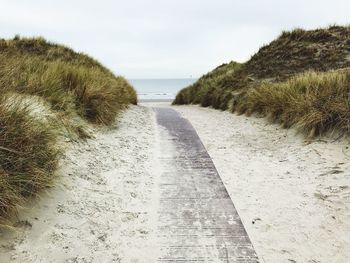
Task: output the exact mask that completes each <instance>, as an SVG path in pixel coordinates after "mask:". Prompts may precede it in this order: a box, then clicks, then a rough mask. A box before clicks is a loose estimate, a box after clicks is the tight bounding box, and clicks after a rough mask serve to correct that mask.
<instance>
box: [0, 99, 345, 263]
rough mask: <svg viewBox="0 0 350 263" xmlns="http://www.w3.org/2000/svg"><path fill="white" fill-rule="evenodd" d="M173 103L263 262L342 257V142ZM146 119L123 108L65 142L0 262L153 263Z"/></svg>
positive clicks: (9, 234) (153, 194)
mask: <svg viewBox="0 0 350 263" xmlns="http://www.w3.org/2000/svg"><path fill="white" fill-rule="evenodd" d="M152 105H157V106H168V104H167V103H153V104H148V106H152ZM174 108H175V109H176V110H178V111H179V112H181V113H182V114H183V116H184V117H186V118H188V119H189V120H190V121H191V123H192V124H193V126H194V127H195V128H196V130H197V132H198V134H199V136H200V137H201V139H202V141H203V143H204V145H205V146H206V148H207V150H208V151H209V154H210V155H211V157H212V158H213V160H214V163H215V165H216V167H217V169H218V171H219V173H220V175H221V177H222V179H223V181H224V183H225V185H226V187H227V189H228V191H229V193H230V196H231V198H232V200H233V202H234V204H235V205H236V208H237V210H238V212H239V214H240V216H241V218H242V221H243V223H244V225H245V227H246V229H247V231H248V234H249V235H250V237H251V240H252V243H253V245H254V246H255V248H256V251H257V253H258V255H259V257H260V259H261V260H262V261H263V262H314V263H315V262H348V259H349V258H350V249H349V247H350V188H349V184H350V172H349V168H350V148H349V147H348V146H349V145H348V143H347V142H346V141H336V142H330V141H329V140H322V141H318V142H313V143H311V144H306V143H305V142H304V140H303V138H302V137H301V136H296V135H295V133H294V131H293V130H283V129H281V128H279V127H278V126H276V125H271V124H269V123H267V122H266V121H265V120H264V119H257V118H253V117H251V118H247V117H244V116H236V115H233V114H230V113H227V112H220V111H216V110H212V109H205V108H199V107H197V106H181V107H174ZM154 117H155V116H154V114H153V112H152V111H150V110H149V109H147V108H144V107H137V106H132V107H131V108H130V109H129V110H128V111H126V112H125V113H124V114H123V115H122V118H121V119H120V121H119V123H118V124H117V125H116V126H115V127H113V128H112V129H110V130H105V131H102V130H95V137H96V138H94V139H91V140H89V141H88V142H87V143H79V144H74V145H72V146H71V147H70V149H69V150H68V152H67V154H66V156H65V158H64V159H63V161H62V166H61V169H60V171H59V172H58V173H59V174H58V180H57V182H58V184H59V186H57V187H55V188H52V189H48V191H47V194H43V195H42V198H41V199H40V200H39V201H38V200H35V201H34V202H33V204H28V205H27V209H22V210H21V211H20V213H19V222H18V224H17V227H16V228H15V231H12V230H4V229H2V230H1V231H0V262H45V263H48V262H127V263H129V262H131V263H136V262H140V263H141V262H142V263H143V262H146V263H147V262H150V263H152V262H155V258H156V257H157V253H158V251H157V249H156V248H155V245H156V243H157V242H156V239H155V228H156V226H157V222H156V218H157V215H156V211H157V198H158V193H157V180H158V177H159V174H160V171H159V169H160V165H159V164H158V163H157V158H158V155H159V148H158V143H159V141H158V140H157V138H158V135H157V129H156V128H155V119H154ZM253 222H254V224H253Z"/></svg>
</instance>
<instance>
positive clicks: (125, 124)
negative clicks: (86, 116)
mask: <svg viewBox="0 0 350 263" xmlns="http://www.w3.org/2000/svg"><path fill="white" fill-rule="evenodd" d="M95 137H96V138H94V139H91V140H89V141H88V142H87V143H80V144H74V145H72V146H71V147H70V149H69V150H68V152H67V153H66V156H65V157H64V159H63V161H62V165H61V169H60V171H59V172H58V180H57V183H58V184H59V186H57V187H55V188H53V189H49V190H48V191H47V194H43V195H42V198H41V199H40V200H39V201H38V200H35V201H34V202H33V204H28V205H27V209H22V211H20V213H19V222H18V223H17V227H16V229H15V232H14V231H12V230H9V231H7V230H4V229H2V231H1V232H0V262H36V263H37V262H44V263H48V262H154V261H155V258H154V257H156V256H157V251H154V248H153V247H152V246H153V245H154V243H155V242H154V240H153V238H154V235H153V232H154V231H153V228H154V227H156V223H155V222H154V221H153V220H155V219H156V215H155V213H156V211H157V208H156V207H155V204H156V203H157V202H156V201H157V200H155V199H157V192H156V191H154V188H155V186H156V180H157V176H158V174H159V173H158V170H157V169H158V167H155V166H154V165H155V163H156V162H155V161H154V158H156V157H157V152H158V150H157V142H156V137H157V136H156V130H155V119H154V115H153V113H152V112H151V111H150V110H149V109H146V108H143V107H136V106H132V107H131V108H130V109H129V110H128V111H126V112H125V113H124V114H123V116H122V118H121V120H120V122H119V123H117V124H116V125H115V126H114V127H113V128H112V129H110V130H105V131H102V130H96V131H95Z"/></svg>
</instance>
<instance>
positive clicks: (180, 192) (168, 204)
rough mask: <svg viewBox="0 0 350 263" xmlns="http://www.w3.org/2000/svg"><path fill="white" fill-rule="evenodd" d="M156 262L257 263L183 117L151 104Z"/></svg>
mask: <svg viewBox="0 0 350 263" xmlns="http://www.w3.org/2000/svg"><path fill="white" fill-rule="evenodd" d="M155 110H156V113H157V122H158V126H159V129H160V142H161V144H160V150H161V152H160V153H161V154H160V164H161V166H162V173H161V176H160V184H159V187H160V204H159V210H158V215H159V222H158V234H157V235H158V242H159V244H160V246H161V249H160V257H159V259H158V261H159V262H258V260H257V257H256V254H255V251H254V248H253V246H252V244H251V243H250V240H249V237H248V236H247V233H246V231H245V229H244V227H243V224H242V222H241V219H240V217H239V215H238V213H237V211H236V209H235V207H234V205H233V203H232V200H231V199H230V197H229V195H228V193H227V191H226V188H225V186H224V185H223V183H222V181H221V179H220V177H219V174H218V173H217V171H216V169H215V166H214V164H213V162H212V160H211V158H210V156H209V155H208V153H207V151H206V149H205V148H204V146H203V144H202V142H201V141H200V139H199V137H198V135H197V133H196V131H195V130H194V129H193V127H192V125H191V124H190V123H189V121H188V120H186V119H184V118H182V117H181V116H180V115H179V113H177V112H176V111H175V110H173V109H169V108H156V109H155Z"/></svg>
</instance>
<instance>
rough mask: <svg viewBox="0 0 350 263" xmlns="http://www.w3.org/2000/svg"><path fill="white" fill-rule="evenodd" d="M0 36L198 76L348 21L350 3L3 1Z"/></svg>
mask: <svg viewBox="0 0 350 263" xmlns="http://www.w3.org/2000/svg"><path fill="white" fill-rule="evenodd" d="M0 4H1V5H0V6H1V9H0V24H1V26H0V38H12V37H14V36H15V35H16V34H19V35H20V36H26V37H32V36H42V37H44V38H46V39H47V40H49V41H53V42H57V43H60V44H64V45H66V46H69V47H71V48H73V49H74V50H76V51H79V52H84V53H87V54H89V55H91V56H93V57H94V58H96V59H97V60H99V61H100V62H101V63H103V64H104V65H106V66H107V67H109V68H110V69H111V70H112V71H113V72H115V73H116V74H118V75H123V76H125V77H127V78H129V79H133V78H188V77H191V76H192V77H199V76H201V75H202V74H204V73H206V72H208V71H210V70H211V69H213V68H214V67H216V66H218V65H220V64H222V63H227V62H229V61H231V60H235V61H239V62H244V61H246V60H248V59H249V58H250V57H251V56H252V55H253V54H254V53H255V52H257V51H258V49H259V47H261V46H262V45H264V44H268V43H269V42H270V41H272V40H273V39H274V38H276V37H277V36H278V35H279V34H280V33H281V31H282V30H291V29H293V28H297V27H302V28H305V29H313V28H317V27H324V26H328V25H330V24H340V25H349V23H350V15H349V10H350V0H329V1H326V0H123V1H121V0H114V1H112V0H95V1H89V0H60V1H48V0H31V1H28V0H0Z"/></svg>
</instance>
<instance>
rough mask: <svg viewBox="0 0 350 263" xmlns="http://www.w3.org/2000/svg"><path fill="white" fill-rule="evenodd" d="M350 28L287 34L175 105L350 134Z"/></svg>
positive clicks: (219, 71) (209, 77)
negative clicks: (245, 115) (259, 116)
mask: <svg viewBox="0 0 350 263" xmlns="http://www.w3.org/2000/svg"><path fill="white" fill-rule="evenodd" d="M349 58H350V26H346V27H342V26H334V25H333V26H330V27H328V28H324V29H316V30H303V29H295V30H293V31H290V32H287V31H284V32H282V34H281V35H280V36H279V37H278V38H277V39H276V40H274V41H272V42H271V43H270V44H268V45H266V46H263V47H262V48H260V50H259V51H258V52H257V53H256V54H254V55H253V56H252V57H251V59H250V60H249V61H247V62H246V63H243V64H238V63H235V62H231V63H230V64H225V65H223V66H221V67H218V68H216V69H214V70H213V71H212V72H210V73H208V74H206V75H204V76H203V77H202V78H200V79H199V80H198V81H197V82H196V83H194V84H192V85H191V86H189V87H186V88H184V89H182V90H181V91H180V92H179V93H178V94H177V96H176V99H175V100H174V104H200V105H201V106H204V107H207V106H211V107H213V108H216V109H221V110H227V109H230V110H231V111H232V112H238V113H246V114H248V115H249V114H252V113H258V114H260V115H263V116H267V117H269V118H270V119H271V120H272V121H277V122H280V123H283V126H284V127H291V126H295V127H297V128H298V129H299V130H301V131H303V132H305V133H306V134H308V135H309V136H315V135H322V134H324V133H327V132H331V131H333V130H334V131H338V132H342V133H347V134H349V132H350V130H349V122H350V115H349V102H348V101H349V97H348V92H349V71H350V59H349Z"/></svg>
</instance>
